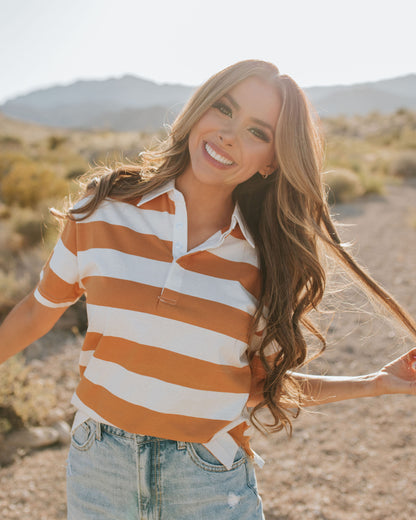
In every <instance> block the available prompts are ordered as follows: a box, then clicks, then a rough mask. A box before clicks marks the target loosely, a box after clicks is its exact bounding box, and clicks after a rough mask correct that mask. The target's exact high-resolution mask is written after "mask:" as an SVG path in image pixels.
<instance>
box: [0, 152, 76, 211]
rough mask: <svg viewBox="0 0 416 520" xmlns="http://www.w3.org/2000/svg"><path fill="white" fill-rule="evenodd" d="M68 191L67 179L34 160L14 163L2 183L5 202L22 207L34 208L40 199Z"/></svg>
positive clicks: (58, 195)
mask: <svg viewBox="0 0 416 520" xmlns="http://www.w3.org/2000/svg"><path fill="white" fill-rule="evenodd" d="M66 192H67V183H66V181H64V180H63V179H61V178H59V177H57V176H56V175H55V174H54V172H53V171H52V170H50V169H49V168H47V167H45V166H43V165H41V164H38V163H35V162H33V161H24V162H17V163H14V164H13V165H12V167H11V169H10V171H9V172H8V173H7V175H6V176H5V177H4V178H3V180H2V184H1V195H2V198H3V200H4V202H5V203H6V204H10V205H11V204H16V205H18V206H21V207H31V208H34V207H36V205H37V204H38V203H39V201H41V200H43V199H49V198H55V197H63V196H64V195H65V194H66Z"/></svg>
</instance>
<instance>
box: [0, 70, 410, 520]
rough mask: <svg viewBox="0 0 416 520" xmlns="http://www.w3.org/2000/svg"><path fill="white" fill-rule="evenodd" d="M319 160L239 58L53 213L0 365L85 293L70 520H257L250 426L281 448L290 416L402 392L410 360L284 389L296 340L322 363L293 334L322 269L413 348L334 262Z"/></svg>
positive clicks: (279, 95)
mask: <svg viewBox="0 0 416 520" xmlns="http://www.w3.org/2000/svg"><path fill="white" fill-rule="evenodd" d="M322 156H323V146H322V140H321V137H320V132H319V126H318V121H317V118H316V117H315V116H314V115H313V112H312V109H311V107H310V106H309V103H308V101H307V99H306V97H305V96H304V94H303V92H302V91H301V89H300V88H299V87H298V86H297V84H296V83H295V82H294V81H293V80H292V79H291V78H290V77H289V76H286V75H281V74H280V73H279V71H278V69H277V68H276V67H275V66H274V65H272V64H270V63H267V62H263V61H257V60H248V61H244V62H240V63H237V64H235V65H232V66H231V67H228V68H227V69H224V70H223V71H220V72H219V73H218V74H216V75H215V76H213V77H212V78H210V79H209V80H208V81H207V82H206V83H205V84H204V85H202V86H201V87H200V88H199V89H198V90H197V91H196V92H195V93H194V95H193V96H192V98H191V99H190V100H189V102H188V104H187V105H186V106H185V107H184V109H183V111H182V112H181V114H180V115H179V116H178V118H177V119H176V121H175V122H174V124H173V126H172V128H171V131H170V133H169V136H168V137H167V139H166V140H165V141H164V142H162V143H160V145H159V146H158V148H156V149H155V150H153V151H148V152H146V153H144V154H142V157H141V162H140V164H137V165H120V166H119V167H118V168H116V169H115V170H112V169H110V168H104V169H101V170H100V169H98V170H97V169H95V170H94V171H92V172H91V173H89V174H88V176H87V178H86V183H85V187H84V191H83V194H82V197H81V200H80V201H78V203H77V204H76V205H75V206H74V207H72V208H71V209H70V210H69V211H68V212H67V213H66V214H65V215H64V214H59V213H58V212H56V211H54V213H55V214H56V215H58V216H60V217H61V218H63V219H65V226H64V229H63V232H62V235H61V237H60V239H59V241H58V243H57V245H56V247H55V249H54V251H53V253H52V255H51V257H50V259H49V261H48V262H47V264H46V265H45V267H44V269H43V271H42V276H41V281H40V283H39V284H38V285H37V287H36V288H35V290H34V291H33V293H31V294H30V295H29V296H28V297H27V298H25V299H24V300H23V301H22V302H21V303H20V304H19V305H18V306H17V307H16V308H15V309H14V310H13V311H12V312H11V313H10V315H9V316H8V317H7V318H6V320H5V321H4V323H3V324H2V326H1V327H0V342H1V345H2V351H1V360H4V359H6V358H7V357H9V356H11V355H12V354H14V353H16V352H18V351H20V350H22V349H23V348H24V347H25V346H27V345H28V344H30V343H31V342H32V341H34V340H35V339H37V338H38V337H39V336H40V335H42V334H44V333H45V332H46V331H47V330H49V328H51V327H52V325H53V324H54V323H55V321H56V320H57V319H58V318H59V316H60V315H61V314H62V312H63V311H64V310H65V308H67V307H68V306H69V305H71V304H72V303H74V302H75V301H76V300H77V299H78V298H79V297H80V296H81V295H82V294H83V293H86V294H87V312H88V331H87V334H86V337H85V341H84V345H83V348H82V352H81V355H80V363H79V365H80V383H79V385H78V387H77V389H76V392H75V394H74V396H73V399H72V402H73V404H74V405H75V406H76V408H77V410H78V411H77V413H76V416H75V420H74V425H73V435H72V445H71V449H70V453H69V459H68V468H67V482H68V518H69V519H71V520H78V519H80V518H89V519H108V520H110V519H113V520H115V519H119V518H126V519H137V518H142V519H144V518H149V519H150V518H152V519H155V518H158V519H163V520H167V519H169V520H179V519H180V520H194V519H195V518H201V519H207V520H208V519H212V518H221V519H222V520H231V519H232V520H234V519H235V520H237V519H238V520H260V519H263V518H264V515H263V511H262V503H261V499H260V497H259V495H258V491H257V486H256V478H255V473H254V466H253V461H256V462H257V463H258V464H259V465H261V463H262V460H261V458H260V457H259V456H258V455H257V454H255V453H254V452H253V451H252V449H251V448H250V444H249V441H248V438H247V436H245V430H246V428H247V427H248V425H249V423H250V422H251V423H252V424H254V425H255V426H256V427H258V428H264V429H268V430H270V431H279V430H281V429H283V428H286V429H288V430H290V429H291V420H290V411H289V410H297V409H299V408H300V407H302V406H308V405H312V404H319V403H322V402H330V401H338V400H342V399H351V398H356V397H363V396H372V395H380V394H383V393H412V394H416V369H415V367H414V362H415V360H416V349H414V350H412V351H410V352H409V353H407V354H406V355H404V356H402V357H401V358H399V359H398V360H396V361H393V362H391V363H389V364H388V365H386V366H385V367H384V368H382V369H381V370H380V371H378V372H376V373H375V374H367V375H365V376H359V377H345V378H331V377H326V376H306V375H303V374H299V373H297V372H296V371H295V370H296V369H297V368H299V367H301V366H302V365H304V363H305V362H306V360H307V345H306V342H305V338H304V335H303V331H304V329H305V328H306V329H307V330H309V331H310V332H311V333H313V334H315V336H317V337H318V338H319V339H320V340H321V341H322V343H323V346H324V345H325V340H324V338H323V336H322V335H321V333H320V332H319V330H318V329H317V328H316V327H315V326H314V325H313V324H312V322H311V321H310V319H309V317H308V314H309V312H310V311H311V310H312V309H316V308H317V307H318V305H319V303H320V301H321V299H322V297H323V294H324V289H325V266H324V265H323V262H322V255H323V252H324V253H325V254H327V255H330V256H332V257H333V258H335V259H336V260H337V261H338V262H339V263H340V264H341V265H342V266H343V267H344V268H345V269H346V270H347V271H348V272H350V273H351V274H352V275H353V276H354V277H355V278H356V279H357V280H358V281H359V282H360V284H361V285H362V286H363V287H364V288H365V289H366V290H367V292H368V293H369V294H370V295H371V296H374V297H375V298H376V299H377V300H378V301H379V303H380V304H382V305H383V306H384V307H385V308H387V309H388V310H389V311H390V312H391V313H392V314H393V315H394V316H395V317H396V318H397V319H398V320H400V321H401V322H402V323H403V324H404V325H405V326H406V327H407V328H408V330H409V332H410V333H411V334H413V336H415V337H416V325H415V323H414V321H413V320H412V319H411V318H410V316H408V315H407V314H406V313H405V311H404V310H403V309H402V308H401V307H400V306H399V305H398V303H397V302H395V300H394V299H393V298H392V297H391V296H390V295H388V294H387V293H386V292H385V291H384V290H383V289H382V288H381V287H379V286H378V285H377V284H376V283H375V282H374V280H372V279H371V278H370V277H369V276H368V275H367V274H366V273H365V272H364V271H363V270H362V269H361V268H360V266H359V265H358V264H357V263H356V262H355V261H354V259H353V258H352V257H351V256H350V255H349V254H348V252H347V251H346V250H345V249H344V247H343V246H342V244H341V242H340V240H339V237H338V235H337V232H336V229H335V227H334V224H333V223H332V220H331V217H330V214H329V209H328V205H327V200H326V193H325V189H324V185H323V180H322ZM17 331H19V332H18V333H17ZM264 407H267V408H268V410H269V411H270V412H271V414H272V417H273V419H274V421H273V423H272V424H268V425H267V424H266V425H264V424H263V423H262V419H261V416H260V417H259V416H258V412H259V411H260V410H261V409H262V408H264Z"/></svg>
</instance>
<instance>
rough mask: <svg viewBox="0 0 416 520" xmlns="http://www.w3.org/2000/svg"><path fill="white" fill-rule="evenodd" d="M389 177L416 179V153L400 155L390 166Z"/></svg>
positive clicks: (407, 152) (410, 151) (412, 151)
mask: <svg viewBox="0 0 416 520" xmlns="http://www.w3.org/2000/svg"><path fill="white" fill-rule="evenodd" d="M390 173H391V175H394V176H397V177H403V178H416V151H414V150H408V151H406V152H402V153H400V154H399V155H398V156H397V157H396V158H395V159H393V160H392V162H391V164H390Z"/></svg>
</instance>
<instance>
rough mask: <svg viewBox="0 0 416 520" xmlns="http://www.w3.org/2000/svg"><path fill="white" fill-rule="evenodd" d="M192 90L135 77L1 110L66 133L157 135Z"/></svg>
mask: <svg viewBox="0 0 416 520" xmlns="http://www.w3.org/2000/svg"><path fill="white" fill-rule="evenodd" d="M193 90H194V88H193V87H187V86H184V85H174V84H171V85H167V84H162V85H160V84H157V83H154V82H153V81H149V80H145V79H142V78H137V77H135V76H131V75H127V76H123V77H122V78H119V79H116V78H111V79H107V80H91V81H84V80H81V81H76V82H75V83H72V84H70V85H67V86H55V87H50V88H46V89H42V90H36V91H34V92H30V93H29V94H25V95H22V96H18V97H16V98H14V99H11V100H9V101H6V102H5V103H4V104H3V105H1V106H0V111H1V112H2V113H3V114H5V115H7V116H9V117H14V118H16V119H22V120H25V121H30V122H34V123H40V124H43V125H50V126H58V127H65V128H80V129H89V128H108V129H113V130H133V129H134V130H148V131H154V130H157V129H158V128H160V127H161V126H162V125H163V123H165V122H171V121H172V120H173V119H174V117H175V116H176V115H177V114H178V113H179V111H180V109H181V108H182V106H183V105H184V103H185V101H186V100H187V99H188V98H189V96H190V95H191V93H192V91H193ZM166 117H167V120H166V121H165V119H166Z"/></svg>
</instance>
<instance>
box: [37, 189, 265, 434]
mask: <svg viewBox="0 0 416 520" xmlns="http://www.w3.org/2000/svg"><path fill="white" fill-rule="evenodd" d="M136 202H137V201H136ZM259 289H260V275H259V270H258V262H257V254H256V250H255V248H254V244H253V241H252V238H251V237H250V235H249V233H248V231H247V229H246V228H245V226H244V222H243V220H242V218H241V215H240V213H239V209H238V207H236V209H235V211H234V214H233V217H232V221H231V225H230V227H229V228H228V229H224V230H221V231H218V232H217V233H216V234H215V235H213V236H212V237H210V238H209V239H208V240H207V241H206V242H205V243H204V244H201V245H200V246H198V247H196V248H195V249H193V250H191V251H188V247H187V215H186V207H185V201H184V199H183V196H182V194H181V193H180V192H179V191H177V190H176V189H175V187H174V184H173V183H168V184H167V185H165V186H164V187H162V188H161V189H159V190H156V191H154V192H152V193H151V194H148V195H146V196H145V197H143V198H142V199H141V200H140V201H138V202H137V203H125V202H119V201H116V200H106V201H104V202H103V203H102V204H101V205H100V206H99V208H98V209H97V210H96V211H95V212H94V213H93V214H92V215H91V216H90V217H88V218H87V219H85V220H82V221H76V222H75V221H68V222H67V223H66V226H65V229H64V231H63V233H62V235H61V238H60V239H59V241H58V243H57V245H56V247H55V249H54V251H53V253H52V255H51V257H50V259H49V260H48V262H47V264H46V265H45V267H44V269H43V271H42V275H41V281H40V283H39V285H38V287H37V289H36V292H35V296H36V298H37V299H38V301H39V302H40V303H41V304H43V305H47V306H50V307H61V306H69V305H70V304H72V303H73V302H75V301H76V300H77V299H78V298H79V297H80V296H81V295H82V294H83V293H84V292H85V293H86V295H87V312H88V331H87V334H86V337H85V342H84V345H83V348H82V352H81V355H80V374H81V381H80V384H79V386H78V388H77V390H76V393H75V394H74V398H73V403H74V404H75V406H76V407H77V408H78V409H80V410H82V411H83V413H85V414H86V415H88V416H89V417H92V418H95V419H97V420H101V421H103V422H107V423H109V424H113V425H115V426H117V427H119V428H122V429H124V430H127V431H129V432H133V433H140V434H143V435H154V436H158V437H164V438H171V439H175V440H182V441H191V442H207V441H209V440H210V439H211V438H212V437H213V436H214V435H215V434H216V433H217V432H218V431H219V430H222V429H224V428H226V427H227V425H229V424H231V423H233V421H235V420H236V419H237V418H238V417H240V415H241V413H242V412H243V410H244V409H245V406H246V403H247V400H248V397H249V392H250V385H251V370H250V366H249V364H248V361H247V356H246V350H247V346H248V331H249V326H250V323H251V320H252V317H253V314H254V312H255V309H256V302H257V298H258V295H259Z"/></svg>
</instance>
